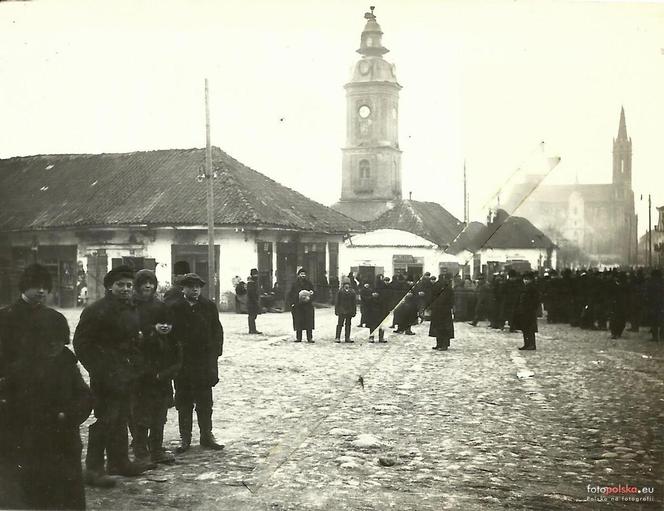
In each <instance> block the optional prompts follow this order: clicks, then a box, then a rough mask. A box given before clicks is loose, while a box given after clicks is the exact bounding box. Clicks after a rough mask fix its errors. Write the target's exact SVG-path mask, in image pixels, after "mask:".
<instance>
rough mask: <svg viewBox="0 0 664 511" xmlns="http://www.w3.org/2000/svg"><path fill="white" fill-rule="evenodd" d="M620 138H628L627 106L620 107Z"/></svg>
mask: <svg viewBox="0 0 664 511" xmlns="http://www.w3.org/2000/svg"><path fill="white" fill-rule="evenodd" d="M618 140H627V124H626V123H625V107H623V106H621V107H620V124H619V125H618Z"/></svg>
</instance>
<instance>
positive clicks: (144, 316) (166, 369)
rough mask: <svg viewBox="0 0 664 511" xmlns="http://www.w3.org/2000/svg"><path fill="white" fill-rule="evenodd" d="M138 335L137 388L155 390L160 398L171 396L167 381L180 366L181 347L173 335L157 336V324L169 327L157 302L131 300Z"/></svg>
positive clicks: (168, 314) (164, 310)
mask: <svg viewBox="0 0 664 511" xmlns="http://www.w3.org/2000/svg"><path fill="white" fill-rule="evenodd" d="M135 303H136V310H137V311H138V317H139V322H140V326H141V332H142V334H143V336H142V339H141V341H140V343H139V349H138V363H137V366H138V367H137V372H138V374H137V382H136V384H137V386H138V387H146V386H157V387H159V388H161V389H162V391H163V392H164V394H171V391H172V387H171V380H172V379H173V378H175V376H176V375H177V373H178V371H179V369H180V367H181V365H182V346H181V345H180V343H179V342H178V341H177V339H176V337H175V336H174V335H173V332H171V333H170V334H166V335H164V334H160V333H159V332H157V330H156V329H155V325H157V324H158V323H168V324H173V318H172V314H171V311H170V309H169V307H168V306H167V305H166V304H165V303H163V302H161V301H160V300H158V299H157V298H152V299H147V300H146V299H142V298H141V297H136V298H135Z"/></svg>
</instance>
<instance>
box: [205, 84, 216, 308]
mask: <svg viewBox="0 0 664 511" xmlns="http://www.w3.org/2000/svg"><path fill="white" fill-rule="evenodd" d="M213 178H214V176H213V172H212V146H211V145H210V102H209V99H208V80H207V78H206V79H205V179H206V181H207V224H208V283H207V284H208V298H210V300H212V301H213V302H214V301H215V298H216V297H215V290H216V288H217V271H216V266H215V261H214V188H213V186H212V185H213V182H212V180H213Z"/></svg>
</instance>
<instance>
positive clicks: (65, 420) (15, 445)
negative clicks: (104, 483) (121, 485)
mask: <svg viewBox="0 0 664 511" xmlns="http://www.w3.org/2000/svg"><path fill="white" fill-rule="evenodd" d="M51 285H52V282H51V276H50V275H49V272H48V269H47V268H45V267H44V266H41V265H39V264H33V265H30V266H28V267H27V268H26V269H25V271H24V272H23V274H22V275H21V278H20V281H19V289H20V291H21V297H20V298H19V299H18V301H17V302H16V303H14V304H13V305H11V306H9V307H7V308H5V309H2V310H0V509H16V508H23V509H25V508H28V509H85V490H84V486H83V475H82V472H81V437H80V433H79V427H80V424H81V423H82V422H83V421H85V419H87V418H88V416H89V415H90V410H91V396H90V389H89V388H88V386H87V385H86V383H85V382H84V381H83V377H82V376H81V373H80V371H79V369H78V366H77V361H76V357H75V356H74V354H73V353H72V351H71V350H69V349H68V348H67V347H66V345H67V344H69V326H68V325H67V320H66V319H65V317H64V316H63V315H62V314H60V313H59V312H56V311H55V310H53V309H50V308H48V307H46V306H45V305H44V302H45V300H46V297H47V295H48V293H49V292H50V291H51Z"/></svg>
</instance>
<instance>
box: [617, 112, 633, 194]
mask: <svg viewBox="0 0 664 511" xmlns="http://www.w3.org/2000/svg"><path fill="white" fill-rule="evenodd" d="M613 184H616V185H618V184H620V185H624V186H625V188H626V189H628V190H631V189H632V139H631V138H628V137H627V125H626V124H625V109H624V108H621V109H620V124H619V125H618V137H617V138H614V139H613Z"/></svg>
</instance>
